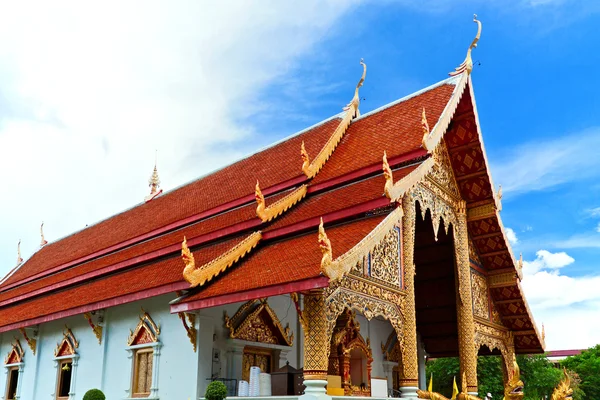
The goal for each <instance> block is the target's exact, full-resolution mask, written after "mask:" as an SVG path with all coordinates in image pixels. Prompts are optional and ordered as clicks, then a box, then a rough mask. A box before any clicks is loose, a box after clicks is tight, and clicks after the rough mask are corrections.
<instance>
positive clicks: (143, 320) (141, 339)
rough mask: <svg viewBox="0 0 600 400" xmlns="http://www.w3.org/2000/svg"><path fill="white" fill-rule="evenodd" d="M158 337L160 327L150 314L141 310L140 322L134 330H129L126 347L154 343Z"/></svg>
mask: <svg viewBox="0 0 600 400" xmlns="http://www.w3.org/2000/svg"><path fill="white" fill-rule="evenodd" d="M159 335H160V325H157V324H156V323H155V322H154V320H153V319H152V317H151V316H150V314H148V313H147V312H146V311H144V309H143V308H142V315H141V316H140V322H138V324H137V326H136V327H135V330H133V331H132V330H129V338H128V339H127V346H134V345H136V344H142V343H143V344H146V343H156V342H158V336H159Z"/></svg>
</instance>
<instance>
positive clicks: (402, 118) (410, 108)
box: [309, 84, 455, 184]
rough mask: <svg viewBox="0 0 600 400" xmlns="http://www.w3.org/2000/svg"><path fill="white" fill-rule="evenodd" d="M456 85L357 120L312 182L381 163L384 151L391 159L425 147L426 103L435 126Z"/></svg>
mask: <svg viewBox="0 0 600 400" xmlns="http://www.w3.org/2000/svg"><path fill="white" fill-rule="evenodd" d="M454 89H455V86H454V85H451V84H444V85H440V86H437V87H435V88H433V89H431V90H429V91H426V92H424V93H422V94H419V95H418V96H414V97H411V98H409V99H407V100H405V101H402V102H400V103H397V104H395V105H392V106H390V107H387V108H385V109H383V110H381V111H378V112H375V113H373V114H365V115H364V116H362V117H360V118H359V119H357V120H356V121H353V122H352V124H351V125H350V128H349V129H348V131H347V132H346V134H345V135H344V137H343V139H342V141H341V142H340V144H339V147H338V149H337V150H336V151H335V152H334V153H333V155H332V156H331V161H332V162H328V163H326V164H325V167H323V170H322V171H321V172H319V173H318V174H317V176H316V177H315V178H314V179H313V181H312V182H313V183H315V184H316V183H319V182H324V181H326V180H328V179H331V178H334V177H337V176H340V175H343V174H346V173H349V172H351V171H354V170H356V169H358V168H361V167H364V166H367V165H371V164H375V163H381V157H382V156H383V152H384V151H386V152H387V156H388V159H391V158H392V157H395V156H398V155H401V154H406V153H409V152H411V151H414V150H417V149H419V148H421V142H422V140H423V129H422V127H421V113H422V112H423V107H425V110H426V113H427V120H428V122H429V126H430V127H431V128H433V126H434V125H435V124H436V123H437V120H438V119H439V117H440V115H441V114H442V111H444V108H445V107H446V104H447V103H448V100H450V97H451V95H452V92H453V91H454ZM309 154H311V153H309Z"/></svg>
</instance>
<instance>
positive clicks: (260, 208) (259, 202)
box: [254, 181, 266, 221]
mask: <svg viewBox="0 0 600 400" xmlns="http://www.w3.org/2000/svg"><path fill="white" fill-rule="evenodd" d="M254 198H255V199H256V215H257V216H258V218H260V219H261V220H263V221H264V220H266V214H265V208H266V205H265V196H264V195H263V194H262V191H261V190H260V185H259V184H258V181H256V187H255V188H254Z"/></svg>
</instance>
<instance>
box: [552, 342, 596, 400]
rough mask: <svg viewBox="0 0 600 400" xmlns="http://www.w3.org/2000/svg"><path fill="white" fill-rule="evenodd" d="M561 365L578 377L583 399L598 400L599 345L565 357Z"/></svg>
mask: <svg viewBox="0 0 600 400" xmlns="http://www.w3.org/2000/svg"><path fill="white" fill-rule="evenodd" d="M561 365H562V366H563V367H566V368H567V369H568V370H571V371H574V372H576V373H577V375H579V378H580V379H581V384H580V388H581V390H583V392H584V393H585V398H587V399H600V344H598V345H596V346H594V347H592V348H589V349H588V350H585V351H583V352H581V354H579V355H576V356H571V357H567V358H566V359H564V360H563V361H562V362H561Z"/></svg>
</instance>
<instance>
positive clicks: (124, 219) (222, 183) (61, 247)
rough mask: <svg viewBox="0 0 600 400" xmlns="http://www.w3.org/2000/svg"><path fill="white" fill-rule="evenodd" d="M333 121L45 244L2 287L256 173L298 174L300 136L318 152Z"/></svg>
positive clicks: (207, 199)
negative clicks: (274, 155)
mask: <svg viewBox="0 0 600 400" xmlns="http://www.w3.org/2000/svg"><path fill="white" fill-rule="evenodd" d="M339 121H340V120H339V119H338V118H334V119H331V120H329V121H327V122H324V123H323V124H321V125H319V126H317V127H315V128H313V129H310V130H307V131H306V132H304V133H302V134H300V135H297V136H294V137H292V138H290V139H288V140H286V141H284V142H281V143H279V144H277V145H275V146H273V147H270V148H268V149H266V150H264V151H261V152H259V153H256V154H254V155H252V156H250V157H248V158H245V159H243V160H241V161H238V162H236V163H235V164H232V165H229V166H227V167H225V168H223V169H221V170H219V171H217V172H215V173H212V174H210V175H208V176H206V177H204V178H201V179H198V180H196V181H194V182H192V183H190V184H187V185H185V186H183V187H181V188H179V189H176V190H173V191H172V192H168V193H165V194H164V195H162V196H159V197H157V198H156V199H154V200H152V201H150V202H148V203H145V204H141V205H139V206H137V207H135V208H133V209H131V210H128V211H125V212H123V213H121V214H117V215H115V216H113V217H111V218H109V219H106V220H104V221H102V222H100V223H98V224H96V225H93V226H91V227H89V228H86V229H84V230H82V231H80V232H77V233H75V234H73V235H71V236H68V237H66V238H64V239H62V240H60V241H58V242H55V243H50V244H48V245H46V246H44V247H43V248H42V249H40V250H39V251H38V252H37V253H35V254H34V255H33V256H32V257H31V258H30V259H29V260H27V262H26V263H25V264H24V265H22V266H21V268H19V269H18V270H17V271H16V272H15V273H14V274H13V275H12V276H11V277H10V278H8V279H7V281H6V282H4V283H3V284H2V286H6V285H8V284H10V283H13V282H17V281H19V280H21V279H23V278H26V277H29V276H32V275H35V274H37V273H39V272H41V271H44V270H47V269H50V268H52V267H55V266H58V265H60V264H63V263H66V262H69V261H71V260H74V259H77V258H80V257H84V256H86V255H88V254H91V253H93V252H96V251H99V250H102V249H105V248H107V247H110V246H112V245H115V244H118V243H120V242H123V241H125V240H128V239H130V238H133V237H135V236H138V235H141V234H144V233H146V232H149V231H151V230H154V229H157V228H160V227H162V226H165V225H167V224H169V223H172V222H175V221H179V220H181V219H184V218H186V217H189V216H192V215H195V214H198V213H200V212H203V211H206V210H209V209H211V208H213V207H216V206H219V205H221V204H223V203H226V202H228V201H232V200H235V199H237V198H240V197H243V196H245V195H248V194H253V193H254V185H255V184H256V179H257V178H260V181H261V186H262V187H263V188H267V187H269V186H272V185H275V184H277V183H280V182H283V181H286V180H289V179H292V178H294V177H297V176H299V175H301V174H302V172H301V170H300V167H301V165H302V160H301V158H300V144H301V143H302V141H304V142H305V146H306V149H307V151H309V152H310V153H311V154H316V153H318V152H319V150H320V149H321V147H322V146H323V144H324V143H325V142H326V141H327V140H328V139H329V136H330V135H331V133H332V132H333V130H334V129H335V128H336V127H337V125H338V124H339ZM273 154H277V157H273V156H272V155H273ZM0 287H1V286H0Z"/></svg>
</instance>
